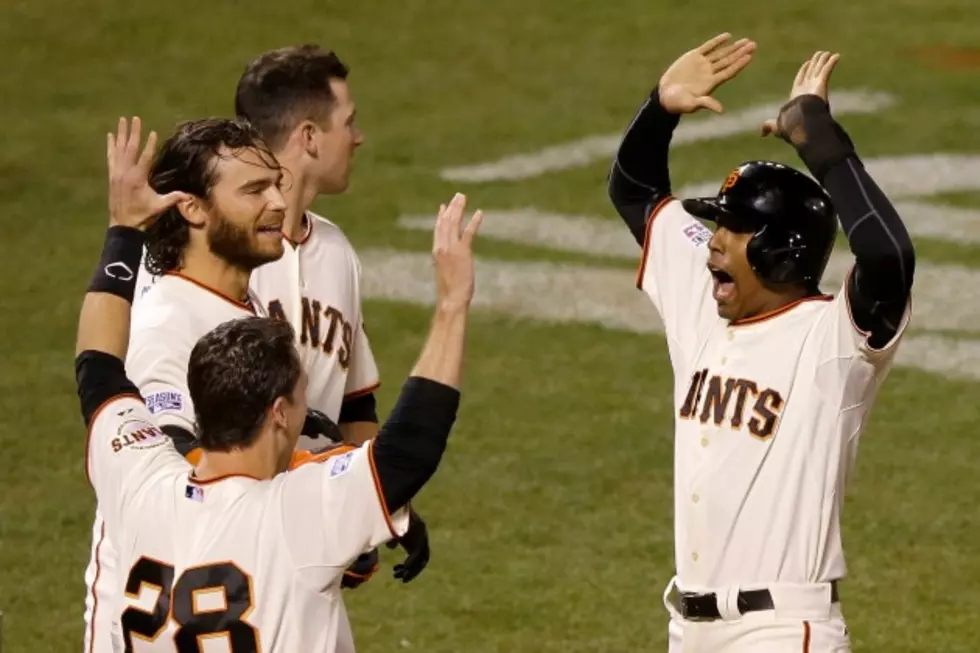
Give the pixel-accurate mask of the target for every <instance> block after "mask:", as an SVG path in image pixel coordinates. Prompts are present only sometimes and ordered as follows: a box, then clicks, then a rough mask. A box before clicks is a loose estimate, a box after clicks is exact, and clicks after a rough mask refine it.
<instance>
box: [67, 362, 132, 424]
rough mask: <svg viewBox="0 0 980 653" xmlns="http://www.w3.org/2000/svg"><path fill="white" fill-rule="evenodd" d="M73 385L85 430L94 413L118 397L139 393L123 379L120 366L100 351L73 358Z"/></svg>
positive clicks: (121, 366) (124, 372) (122, 367)
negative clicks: (79, 404) (74, 383)
mask: <svg viewBox="0 0 980 653" xmlns="http://www.w3.org/2000/svg"><path fill="white" fill-rule="evenodd" d="M75 382H76V390H77V392H78V400H79V402H80V403H81V407H82V417H83V418H84V419H85V426H86V427H89V426H91V425H92V424H91V422H92V418H93V417H94V416H95V412H96V411H97V410H98V409H99V408H100V407H101V406H102V405H103V404H105V403H106V402H107V401H109V400H110V399H112V398H113V397H118V396H119V395H136V396H139V390H137V389H136V386H135V385H133V383H132V381H130V380H129V379H128V378H127V377H126V367H125V366H124V365H123V362H122V361H121V360H119V359H118V358H116V357H115V356H112V355H111V354H107V353H105V352H102V351H91V350H90V351H83V352H82V353H80V354H79V355H78V356H77V357H76V358H75Z"/></svg>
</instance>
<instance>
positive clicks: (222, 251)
mask: <svg viewBox="0 0 980 653" xmlns="http://www.w3.org/2000/svg"><path fill="white" fill-rule="evenodd" d="M207 237H208V247H209V248H210V250H211V253H212V254H214V255H215V256H217V257H218V258H221V259H222V260H224V261H226V262H227V263H228V264H230V265H232V266H234V267H236V268H240V269H242V270H248V271H249V272H251V271H252V270H254V269H255V268H257V267H259V266H260V265H264V264H266V263H269V262H270V261H274V260H276V257H275V256H270V255H269V254H263V253H262V252H260V251H258V250H257V249H256V248H255V247H254V243H253V236H252V232H251V231H249V230H248V229H245V228H242V227H239V226H238V225H236V224H235V223H233V222H232V221H231V220H228V219H226V218H225V217H224V216H222V215H220V214H216V215H215V216H214V219H213V220H212V221H211V225H210V226H209V227H208V233H207Z"/></svg>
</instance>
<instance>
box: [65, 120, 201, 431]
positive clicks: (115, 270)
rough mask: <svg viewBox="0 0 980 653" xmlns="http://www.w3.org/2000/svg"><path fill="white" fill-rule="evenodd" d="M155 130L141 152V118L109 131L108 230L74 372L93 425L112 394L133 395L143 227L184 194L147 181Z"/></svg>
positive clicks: (83, 317) (83, 313)
mask: <svg viewBox="0 0 980 653" xmlns="http://www.w3.org/2000/svg"><path fill="white" fill-rule="evenodd" d="M155 145H156V134H155V133H152V132H151V133H150V136H149V138H148V139H147V143H146V147H144V148H143V150H142V152H140V120H139V118H133V121H132V125H130V124H129V123H128V122H127V121H126V120H125V119H124V118H120V119H119V124H118V127H117V130H116V133H115V134H108V135H107V152H106V159H107V163H108V167H109V229H108V231H107V232H106V239H105V245H104V246H103V250H102V258H101V260H100V261H99V265H98V268H97V269H96V271H95V275H94V277H93V279H92V282H91V284H90V285H89V288H88V291H87V292H86V294H85V299H84V300H83V302H82V309H81V313H80V315H79V319H78V335H77V340H76V344H75V376H76V381H77V390H78V397H79V400H80V402H81V408H82V416H83V417H84V419H85V423H86V425H89V424H90V422H91V421H92V418H93V417H94V415H95V413H96V411H97V410H98V409H99V407H100V406H102V405H103V404H104V403H105V402H107V401H108V400H110V399H112V398H113V397H116V396H120V395H126V394H133V395H136V396H138V394H139V393H138V391H137V389H136V387H135V386H134V385H133V384H132V383H131V382H130V380H129V379H128V378H126V371H125V367H124V365H123V360H124V359H125V357H126V348H127V345H128V342H129V318H130V308H131V304H132V301H133V293H134V292H135V289H136V278H137V271H138V269H139V264H140V258H141V256H142V252H143V230H144V229H145V228H146V227H148V226H149V225H150V223H152V221H153V220H154V219H155V217H156V216H157V215H159V214H160V213H161V212H162V211H164V210H166V209H167V208H168V207H170V206H172V205H174V204H176V203H177V202H179V201H180V200H181V199H182V198H183V197H184V194H183V193H170V194H169V195H163V196H161V195H159V194H157V193H156V192H154V191H153V190H152V189H151V188H150V187H149V184H148V183H147V174H148V172H149V167H150V163H151V160H152V158H153V150H154V147H155Z"/></svg>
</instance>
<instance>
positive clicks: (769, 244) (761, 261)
mask: <svg viewBox="0 0 980 653" xmlns="http://www.w3.org/2000/svg"><path fill="white" fill-rule="evenodd" d="M774 240H776V241H778V243H774V242H773V241H774ZM804 248H805V245H803V244H802V239H801V238H800V235H799V234H797V233H795V232H790V233H789V234H786V237H784V238H775V236H774V235H773V233H772V228H771V225H764V226H763V227H762V228H761V229H759V231H757V232H756V233H755V234H754V235H753V236H752V239H751V240H749V243H748V245H747V246H746V251H745V253H746V257H747V258H748V261H749V265H751V266H752V269H753V270H755V273H756V274H757V275H759V278H761V279H763V280H764V281H768V282H770V283H798V282H800V281H803V276H804V275H803V274H801V266H800V258H801V256H802V252H803V249H804Z"/></svg>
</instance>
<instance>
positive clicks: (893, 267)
mask: <svg viewBox="0 0 980 653" xmlns="http://www.w3.org/2000/svg"><path fill="white" fill-rule="evenodd" d="M779 122H780V125H779V127H780V131H781V132H782V133H783V134H789V135H790V138H789V140H790V142H791V143H792V144H793V146H794V147H796V149H797V152H798V153H799V155H800V158H801V159H802V160H803V162H804V163H805V164H806V166H807V168H809V169H810V172H812V173H813V176H814V177H816V179H817V181H819V182H820V183H821V184H822V185H823V186H824V188H826V189H827V192H828V193H829V194H830V197H831V200H832V201H833V204H834V208H835V209H836V211H837V215H838V216H839V217H840V223H841V227H842V229H843V230H844V234H845V235H846V236H847V241H848V244H849V245H850V248H851V252H852V253H853V254H854V258H855V270H854V274H853V275H852V277H851V281H850V285H849V287H848V297H849V300H850V304H851V312H852V315H853V316H854V321H855V323H856V324H857V326H858V327H859V328H860V329H862V330H863V331H868V332H870V333H871V337H870V338H869V343H870V344H871V345H872V346H873V347H881V346H884V345H885V344H887V343H888V341H889V340H891V338H892V337H893V336H894V335H895V333H896V332H897V329H898V326H899V324H900V321H901V318H902V314H903V313H904V311H905V306H906V303H907V302H908V298H909V295H910V293H911V290H912V278H913V275H914V273H915V250H914V248H913V246H912V239H911V238H910V237H909V233H908V230H907V229H906V228H905V225H904V224H903V223H902V219H901V218H900V217H899V215H898V212H897V211H896V210H895V207H894V206H893V205H892V203H891V202H890V201H889V200H888V198H887V197H886V196H885V194H884V193H883V192H882V190H881V188H879V187H878V185H877V184H876V183H875V181H874V180H873V179H872V178H871V176H870V175H869V174H868V172H867V171H866V170H865V169H864V165H863V164H862V163H861V160H860V158H858V155H857V153H856V152H855V151H854V145H853V143H852V142H851V139H850V137H849V136H848V135H847V133H846V132H845V131H844V129H843V128H842V127H841V126H840V125H839V124H838V123H837V122H836V121H835V120H834V119H833V117H832V116H831V115H830V109H829V107H828V106H827V104H826V103H825V102H824V101H823V100H822V99H820V98H819V97H817V96H815V95H805V96H802V97H800V98H797V99H795V100H793V101H791V102H790V103H788V104H787V105H786V106H785V107H784V108H783V110H782V111H781V112H780V117H779Z"/></svg>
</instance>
